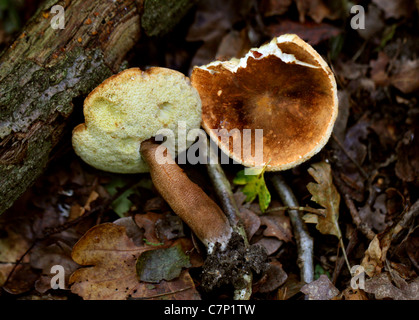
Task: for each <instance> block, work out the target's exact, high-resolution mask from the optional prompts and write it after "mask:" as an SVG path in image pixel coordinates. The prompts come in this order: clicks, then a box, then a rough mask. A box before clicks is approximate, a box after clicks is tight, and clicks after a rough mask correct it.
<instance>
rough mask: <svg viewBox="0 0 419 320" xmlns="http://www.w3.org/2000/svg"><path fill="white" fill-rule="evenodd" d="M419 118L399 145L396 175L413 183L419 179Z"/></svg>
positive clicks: (418, 117)
mask: <svg viewBox="0 0 419 320" xmlns="http://www.w3.org/2000/svg"><path fill="white" fill-rule="evenodd" d="M415 123H416V124H417V123H419V116H417V117H416V120H414V125H413V126H412V127H413V128H412V129H411V130H408V131H407V132H406V133H405V134H404V137H403V139H401V140H400V141H399V143H398V145H397V148H396V152H397V162H396V167H395V171H396V175H397V176H398V177H399V178H400V179H402V180H403V181H407V182H413V181H418V178H419V148H418V145H419V127H418V126H417V125H415Z"/></svg>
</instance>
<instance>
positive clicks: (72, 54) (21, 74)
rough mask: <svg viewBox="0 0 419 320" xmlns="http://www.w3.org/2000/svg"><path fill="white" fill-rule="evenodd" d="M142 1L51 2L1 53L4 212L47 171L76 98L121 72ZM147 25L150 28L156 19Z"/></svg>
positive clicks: (0, 205)
mask: <svg viewBox="0 0 419 320" xmlns="http://www.w3.org/2000/svg"><path fill="white" fill-rule="evenodd" d="M143 2H144V0H137V1H132V0H118V1H111V0H106V1H104V0H90V1H85V0H72V1H70V0H66V1H58V0H49V1H46V2H44V3H43V4H42V5H41V6H40V8H39V9H38V11H37V12H36V13H35V14H34V16H33V17H32V19H31V20H30V21H28V23H27V25H26V26H25V27H24V28H23V29H22V32H21V34H20V35H19V36H18V37H17V39H16V41H15V42H14V43H13V44H12V45H11V46H10V47H9V48H8V49H7V50H5V51H4V52H3V53H2V55H1V56H0V214H1V213H3V212H4V211H5V210H6V209H7V208H9V207H10V206H11V205H12V204H13V202H14V201H15V200H16V199H17V198H18V197H19V196H20V195H21V194H22V193H23V192H24V191H25V190H26V189H27V188H28V187H29V186H30V185H31V184H32V183H33V182H34V181H35V179H36V178H37V177H38V176H39V175H40V174H41V173H42V172H43V170H44V169H45V167H46V165H47V162H48V159H49V158H50V156H51V150H52V149H53V148H54V146H56V145H57V143H58V142H59V141H60V138H61V137H62V133H63V129H64V128H65V125H66V119H68V117H69V115H70V114H71V113H72V112H73V104H72V101H73V99H74V98H76V97H79V96H84V95H87V94H88V93H89V92H90V91H91V90H93V89H94V88H95V87H96V86H97V85H98V84H100V83H101V82H102V81H103V80H104V79H106V78H107V77H109V76H110V75H112V74H113V73H116V72H117V71H119V69H120V66H121V63H122V61H123V59H124V56H125V55H126V53H127V52H128V51H129V50H130V49H131V48H132V47H133V46H134V44H135V43H136V42H137V41H138V39H139V38H140V34H141V26H140V24H141V16H142V15H144V14H146V11H145V9H144V3H143ZM55 5H61V6H62V7H63V8H64V17H65V25H64V29H54V28H53V27H52V25H51V22H52V21H53V19H54V18H55V19H56V12H55V11H52V10H51V8H52V7H53V6H55ZM185 8H186V9H188V7H187V6H186V5H185ZM177 10H183V9H182V8H178V9H177ZM174 15H175V16H177V15H176V12H174ZM158 23H159V26H158V27H159V28H161V26H160V25H164V24H166V23H167V24H170V25H172V22H171V21H170V19H169V20H168V21H158ZM147 27H148V29H152V28H153V25H152V23H150V24H149V25H148V26H147ZM156 28H157V26H156Z"/></svg>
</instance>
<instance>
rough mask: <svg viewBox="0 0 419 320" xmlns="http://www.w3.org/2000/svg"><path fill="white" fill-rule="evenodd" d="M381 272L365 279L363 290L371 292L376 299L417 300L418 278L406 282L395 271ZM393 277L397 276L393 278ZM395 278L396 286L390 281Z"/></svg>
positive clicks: (418, 295) (418, 292)
mask: <svg viewBox="0 0 419 320" xmlns="http://www.w3.org/2000/svg"><path fill="white" fill-rule="evenodd" d="M392 275H393V278H392ZM392 275H391V274H390V273H389V272H383V273H381V274H379V275H377V276H375V277H373V278H372V279H368V280H367V281H365V291H366V292H368V293H373V294H374V295H375V298H376V299H393V300H419V278H416V279H415V280H414V281H412V282H410V283H407V282H406V281H404V280H403V279H402V278H401V277H399V276H398V275H397V274H396V273H392ZM394 277H398V278H397V279H394ZM392 280H395V281H394V282H396V283H397V284H398V286H395V285H394V284H393V283H392Z"/></svg>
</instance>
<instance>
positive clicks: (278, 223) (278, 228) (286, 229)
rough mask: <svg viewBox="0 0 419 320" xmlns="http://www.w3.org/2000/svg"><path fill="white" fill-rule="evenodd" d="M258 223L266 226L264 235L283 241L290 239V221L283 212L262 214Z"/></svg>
mask: <svg viewBox="0 0 419 320" xmlns="http://www.w3.org/2000/svg"><path fill="white" fill-rule="evenodd" d="M260 223H261V225H264V226H266V229H265V230H264V231H263V235H264V236H265V237H275V238H277V239H278V240H282V241H285V242H290V241H292V227H291V221H290V219H289V217H287V216H285V214H284V213H282V214H269V215H263V216H261V217H260Z"/></svg>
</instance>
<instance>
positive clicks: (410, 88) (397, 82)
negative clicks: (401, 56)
mask: <svg viewBox="0 0 419 320" xmlns="http://www.w3.org/2000/svg"><path fill="white" fill-rule="evenodd" d="M399 65H400V67H399V69H398V70H397V71H396V72H395V74H394V75H393V76H392V77H391V84H392V85H393V86H395V87H396V88H397V89H399V90H400V91H401V92H403V93H412V92H415V91H417V90H419V59H416V60H408V61H404V62H403V63H400V64H399Z"/></svg>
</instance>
